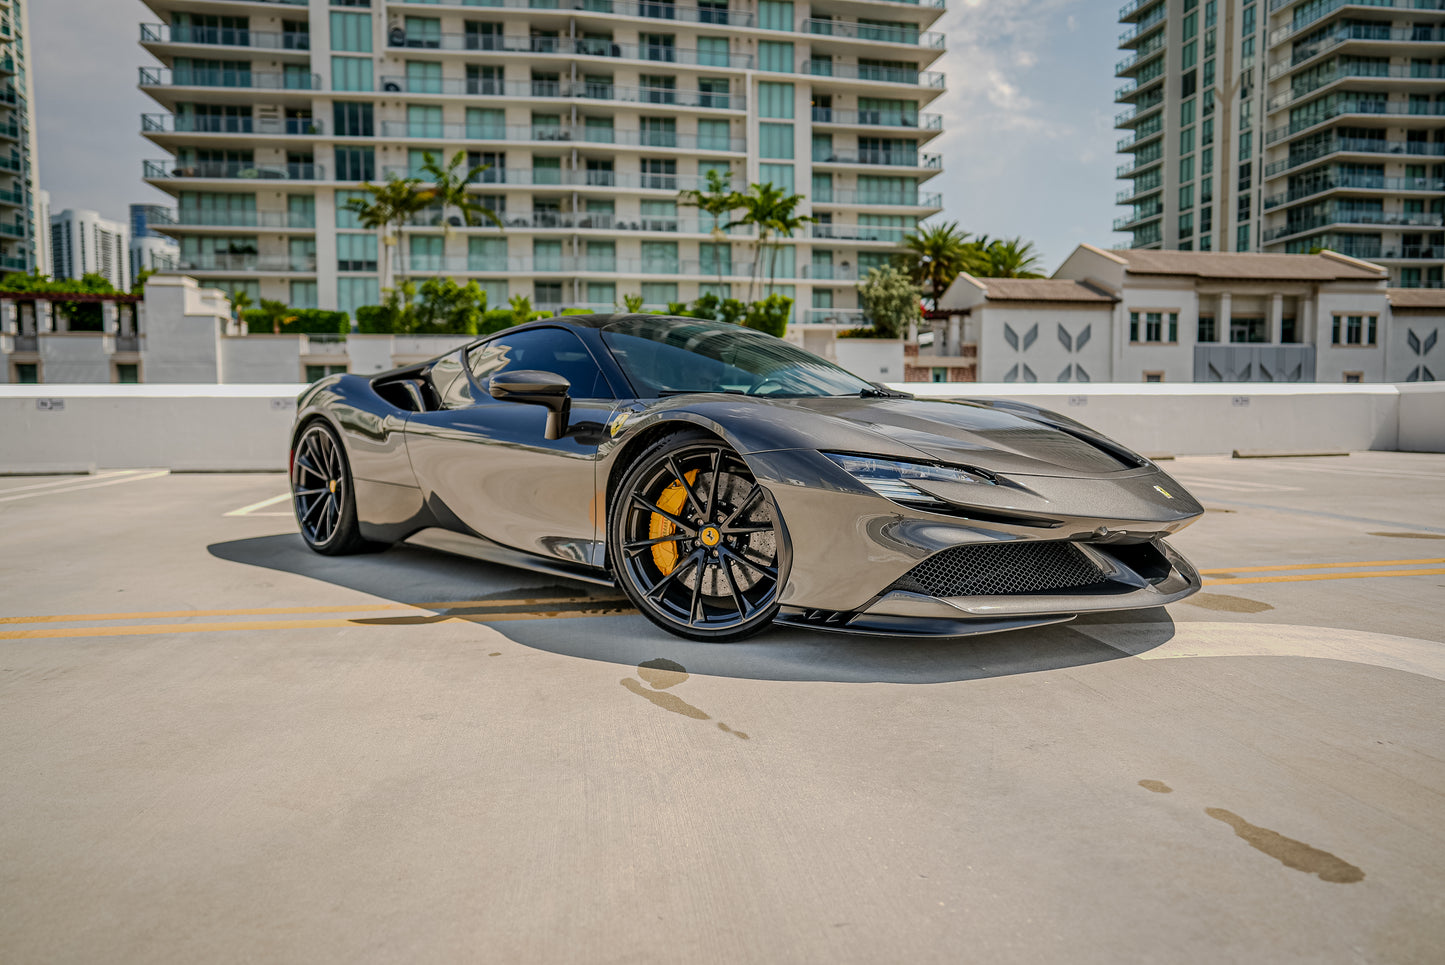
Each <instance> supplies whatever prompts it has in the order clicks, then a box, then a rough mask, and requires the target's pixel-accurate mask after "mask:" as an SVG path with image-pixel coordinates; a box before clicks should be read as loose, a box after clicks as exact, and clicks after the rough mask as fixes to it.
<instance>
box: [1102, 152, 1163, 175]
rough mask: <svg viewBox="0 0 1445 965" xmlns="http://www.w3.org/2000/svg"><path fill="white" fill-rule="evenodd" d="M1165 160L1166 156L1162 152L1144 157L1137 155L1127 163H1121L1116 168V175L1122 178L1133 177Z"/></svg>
mask: <svg viewBox="0 0 1445 965" xmlns="http://www.w3.org/2000/svg"><path fill="white" fill-rule="evenodd" d="M1163 160H1164V156H1163V155H1162V154H1159V155H1155V156H1153V157H1142V158H1141V157H1138V156H1137V155H1136V156H1135V158H1134V160H1132V161H1130V162H1128V163H1127V164H1121V165H1119V166H1118V167H1117V168H1115V169H1114V176H1115V177H1120V178H1131V177H1133V176H1134V175H1135V174H1137V173H1138V172H1140V171H1142V170H1144V169H1145V168H1150V167H1153V166H1154V165H1156V164H1160V163H1162V162H1163Z"/></svg>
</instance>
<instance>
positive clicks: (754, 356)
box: [602, 316, 872, 398]
mask: <svg viewBox="0 0 1445 965" xmlns="http://www.w3.org/2000/svg"><path fill="white" fill-rule="evenodd" d="M602 341H603V342H604V343H605V344H606V345H607V348H608V349H609V350H610V351H611V352H612V356H613V358H615V359H617V364H618V365H619V366H621V367H622V371H623V372H624V373H625V374H626V375H627V378H628V379H629V380H630V381H631V382H632V385H633V388H635V389H636V390H637V393H638V395H639V396H641V397H644V398H646V397H651V396H662V395H674V394H678V393H684V392H732V393H739V394H744V395H759V396H771V397H774V398H814V397H817V396H828V395H835V396H842V395H859V394H860V393H863V392H866V391H870V390H872V386H871V385H869V383H867V382H865V381H864V380H863V379H860V378H858V376H856V375H853V374H852V373H850V372H847V371H845V370H843V369H840V368H838V366H836V365H834V364H832V363H831V362H826V361H824V360H823V359H820V358H818V356H816V355H813V354H812V353H810V352H805V351H803V350H802V349H800V348H796V347H794V346H792V345H789V344H788V343H787V342H784V341H783V340H782V339H779V338H774V337H772V336H771V335H765V334H763V333H762V332H758V331H754V330H753V329H750V328H743V327H742V326H740V325H733V324H730V323H728V322H714V321H709V320H707V319H702V318H698V319H681V318H670V317H666V316H656V317H652V318H649V317H647V316H640V317H639V316H631V317H628V318H623V319H619V320H617V321H615V322H612V323H611V324H609V325H607V326H606V327H604V328H603V329H602Z"/></svg>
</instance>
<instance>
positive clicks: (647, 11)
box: [389, 0, 943, 27]
mask: <svg viewBox="0 0 1445 965" xmlns="http://www.w3.org/2000/svg"><path fill="white" fill-rule="evenodd" d="M398 2H399V3H407V2H410V3H415V4H417V5H418V6H421V5H423V4H424V5H425V6H427V7H435V6H446V7H464V8H466V9H468V10H476V9H477V8H487V7H491V8H496V9H521V10H531V11H534V12H542V11H567V10H578V11H585V12H587V13H603V14H612V15H614V16H619V17H642V18H644V19H648V20H672V21H676V22H678V23H702V24H715V25H717V26H723V27H751V26H752V25H753V15H752V14H751V13H748V12H745V11H741V10H728V9H717V8H714V7H694V6H684V5H682V4H676V3H671V2H667V0H654V2H649V0H485V2H484V0H441V2H440V3H438V2H437V0H396V2H393V3H390V4H389V5H391V6H395V5H396V3H398ZM897 2H901V3H909V2H911V0H897ZM925 5H926V6H938V7H940V8H941V7H942V6H943V0H930V2H928V3H927V4H925Z"/></svg>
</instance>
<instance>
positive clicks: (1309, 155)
mask: <svg viewBox="0 0 1445 965" xmlns="http://www.w3.org/2000/svg"><path fill="white" fill-rule="evenodd" d="M1340 153H1344V154H1402V155H1412V156H1421V157H1445V143H1442V142H1435V143H1433V144H1432V143H1430V142H1428V141H1387V140H1385V139H1383V138H1381V139H1379V140H1376V139H1374V138H1364V137H1335V138H1331V139H1329V140H1328V141H1325V142H1323V143H1321V144H1318V145H1313V146H1310V147H1309V148H1308V149H1305V150H1301V149H1297V148H1291V149H1290V156H1289V158H1287V159H1285V160H1283V161H1275V162H1274V163H1273V164H1271V165H1269V166H1268V167H1266V168H1265V169H1264V176H1265V177H1267V178H1272V177H1276V176H1278V175H1280V174H1283V173H1284V172H1286V171H1288V170H1290V169H1291V168H1297V167H1299V166H1301V165H1304V164H1311V163H1313V162H1315V161H1318V160H1319V159H1320V158H1322V157H1328V156H1329V155H1331V154H1340Z"/></svg>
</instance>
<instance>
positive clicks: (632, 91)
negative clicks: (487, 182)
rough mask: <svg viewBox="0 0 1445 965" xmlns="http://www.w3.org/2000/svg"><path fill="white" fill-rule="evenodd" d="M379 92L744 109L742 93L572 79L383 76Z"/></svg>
mask: <svg viewBox="0 0 1445 965" xmlns="http://www.w3.org/2000/svg"><path fill="white" fill-rule="evenodd" d="M381 89H382V91H384V92H386V93H393V94H395V93H407V94H423V95H424V94H433V95H444V96H458V95H460V96H470V97H537V98H545V99H553V98H578V99H581V100H596V101H619V102H622V103H629V104H661V105H666V106H677V107H701V108H712V109H714V110H724V111H740V110H743V109H744V108H745V107H746V106H747V99H746V97H745V96H744V95H743V94H742V93H741V92H738V93H712V92H710V91H700V90H675V89H673V88H670V87H619V86H617V85H616V84H610V83H597V82H588V81H572V80H560V79H559V80H543V79H540V78H534V79H533V80H530V81H525V80H472V79H466V80H463V79H460V78H443V79H441V80H409V79H408V78H405V77H383V78H382V79H381Z"/></svg>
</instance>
